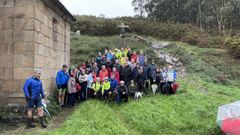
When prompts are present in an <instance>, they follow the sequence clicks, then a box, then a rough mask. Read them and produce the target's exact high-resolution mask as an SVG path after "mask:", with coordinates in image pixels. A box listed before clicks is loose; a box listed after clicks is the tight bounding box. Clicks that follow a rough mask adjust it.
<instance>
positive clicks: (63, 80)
mask: <svg viewBox="0 0 240 135" xmlns="http://www.w3.org/2000/svg"><path fill="white" fill-rule="evenodd" d="M68 79H69V76H68V74H67V73H65V72H64V71H63V70H60V71H58V73H57V77H56V84H57V85H58V86H63V85H65V86H67V84H68Z"/></svg>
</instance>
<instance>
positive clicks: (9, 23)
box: [2, 19, 14, 30]
mask: <svg viewBox="0 0 240 135" xmlns="http://www.w3.org/2000/svg"><path fill="white" fill-rule="evenodd" d="M13 29H14V23H13V19H5V20H3V21H2V30H13Z"/></svg>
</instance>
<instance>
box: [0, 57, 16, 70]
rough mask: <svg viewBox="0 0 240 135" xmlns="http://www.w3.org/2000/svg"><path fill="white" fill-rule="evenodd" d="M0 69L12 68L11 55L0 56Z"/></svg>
mask: <svg viewBox="0 0 240 135" xmlns="http://www.w3.org/2000/svg"><path fill="white" fill-rule="evenodd" d="M0 61H1V62H0V67H13V55H11V54H5V55H0Z"/></svg>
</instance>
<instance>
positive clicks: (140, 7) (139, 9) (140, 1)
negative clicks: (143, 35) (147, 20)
mask: <svg viewBox="0 0 240 135" xmlns="http://www.w3.org/2000/svg"><path fill="white" fill-rule="evenodd" d="M148 1H149V0H133V1H132V6H133V7H134V11H135V12H136V13H139V15H140V18H141V19H142V18H143V16H144V14H145V13H146V12H145V7H144V6H145V4H146V3H147V2H148Z"/></svg>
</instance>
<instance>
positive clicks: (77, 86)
mask: <svg viewBox="0 0 240 135" xmlns="http://www.w3.org/2000/svg"><path fill="white" fill-rule="evenodd" d="M76 89H77V92H79V91H80V90H81V89H82V88H81V86H80V85H79V83H76Z"/></svg>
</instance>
